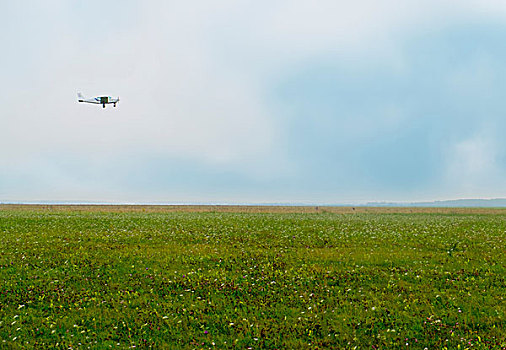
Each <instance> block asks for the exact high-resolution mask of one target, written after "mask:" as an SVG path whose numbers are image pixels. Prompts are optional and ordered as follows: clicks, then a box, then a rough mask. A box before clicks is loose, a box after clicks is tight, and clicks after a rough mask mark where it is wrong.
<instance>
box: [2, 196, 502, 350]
mask: <svg viewBox="0 0 506 350" xmlns="http://www.w3.org/2000/svg"><path fill="white" fill-rule="evenodd" d="M505 238H506V211H505V210H499V209H498V210H494V209H430V208H425V209H413V208H402V209H392V208H381V209H373V208H355V209H353V208H329V207H320V208H316V207H284V208H276V207H156V206H153V207H140V206H131V207H128V206H123V207H119V206H118V207H107V206H73V207H68V206H67V207H65V206H46V207H43V206H5V205H4V206H0V283H1V289H0V339H1V342H0V347H5V348H17V347H19V348H22V347H26V348H31V347H36V348H51V347H56V348H70V347H72V348H109V347H116V348H128V347H134V346H135V347H137V348H145V347H149V346H152V347H153V348H196V349H200V348H205V349H207V348H220V349H221V348H239V349H247V348H252V349H259V348H279V349H291V348H321V349H323V348H337V349H339V348H355V347H356V348H357V349H379V348H381V349H391V348H403V349H404V348H420V349H424V348H428V349H441V348H448V349H466V348H471V349H475V348H476V349H493V348H496V349H501V348H505V347H506V336H505V334H506V322H505V319H504V317H505V311H506V304H505V300H504V297H505V295H506V288H505V253H506V251H505V250H506V249H505V246H506V244H505V243H506V242H505Z"/></svg>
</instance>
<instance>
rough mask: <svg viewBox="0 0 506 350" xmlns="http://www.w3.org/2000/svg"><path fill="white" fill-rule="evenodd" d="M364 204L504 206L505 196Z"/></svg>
mask: <svg viewBox="0 0 506 350" xmlns="http://www.w3.org/2000/svg"><path fill="white" fill-rule="evenodd" d="M366 206H371V207H445V208H446V207H466V208H469V207H482V208H498V207H506V198H493V199H454V200H445V201H433V202H411V203H406V202H398V203H396V202H369V203H367V204H366Z"/></svg>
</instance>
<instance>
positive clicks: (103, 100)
mask: <svg viewBox="0 0 506 350" xmlns="http://www.w3.org/2000/svg"><path fill="white" fill-rule="evenodd" d="M77 96H78V100H77V101H79V102H84V103H94V104H99V105H102V107H103V108H105V105H108V104H112V105H113V106H114V107H116V104H117V103H118V102H119V97H111V96H97V97H91V98H85V97H84V96H83V95H81V94H80V93H79V94H77Z"/></svg>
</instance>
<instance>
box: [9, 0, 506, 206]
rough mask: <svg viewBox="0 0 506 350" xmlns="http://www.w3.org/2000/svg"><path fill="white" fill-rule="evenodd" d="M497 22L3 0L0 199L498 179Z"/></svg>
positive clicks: (427, 187)
mask: <svg viewBox="0 0 506 350" xmlns="http://www.w3.org/2000/svg"><path fill="white" fill-rule="evenodd" d="M505 37H506V2H504V1H499V0H476V1H475V0H459V1H457V0H455V1H450V0H438V1H436V0H420V1H418V0H410V1H406V0H384V1H376V0H358V1H353V2H351V1H336V0H317V1H301V0H291V1H279V0H271V1H263V0H260V1H259V0H257V1H246V0H216V1H212V2H211V1H203V0H195V1H188V2H182V1H162V0H151V1H140V0H139V1H136V0H123V1H107V0H102V1H97V0H86V1H84V0H72V1H68V0H47V1H43V2H41V1H28V0H19V1H2V2H0V47H1V52H2V54H1V55H0V67H1V68H0V82H1V84H0V202H23V201H25V202H32V201H74V202H79V201H83V202H108V203H152V202H160V203H322V204H342V203H361V202H368V201H423V200H442V199H458V198H497V197H506V176H504V174H505V173H506V137H504V134H505V131H506V118H505V116H506V46H505V45H504V38H505ZM77 92H82V93H83V94H84V95H86V96H98V95H102V94H103V95H112V96H119V97H120V99H121V101H120V102H119V104H118V106H117V107H116V108H113V107H112V106H111V105H109V106H107V108H105V109H103V108H102V106H100V105H91V104H80V103H78V102H77V96H76V94H77Z"/></svg>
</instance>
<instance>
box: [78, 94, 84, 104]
mask: <svg viewBox="0 0 506 350" xmlns="http://www.w3.org/2000/svg"><path fill="white" fill-rule="evenodd" d="M77 99H78V100H79V102H82V101H83V100H84V96H83V94H82V93H80V92H78V93H77Z"/></svg>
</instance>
